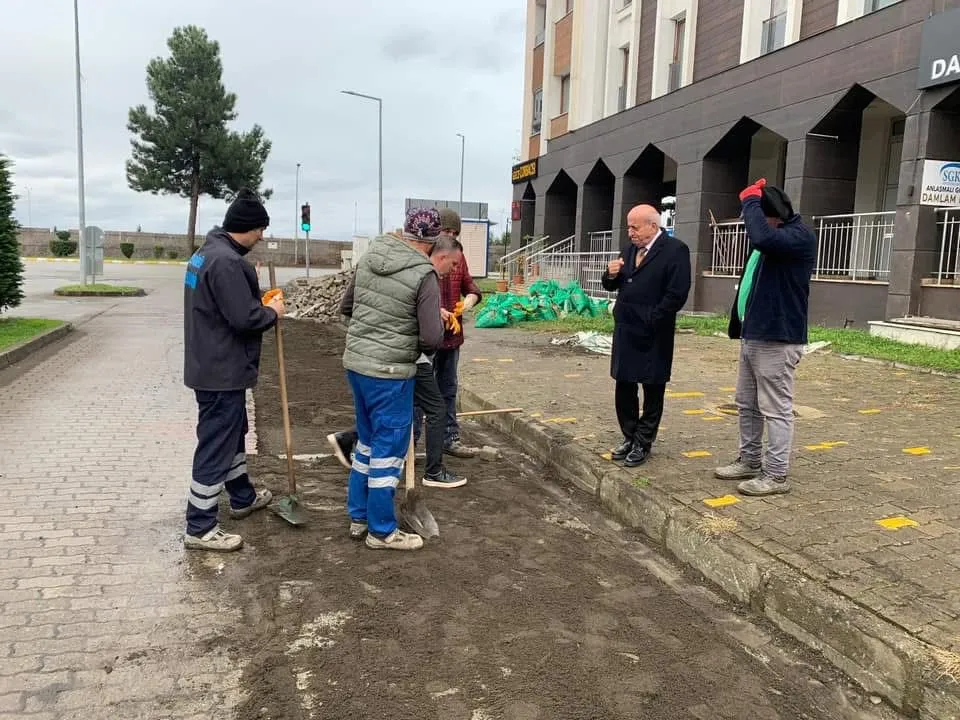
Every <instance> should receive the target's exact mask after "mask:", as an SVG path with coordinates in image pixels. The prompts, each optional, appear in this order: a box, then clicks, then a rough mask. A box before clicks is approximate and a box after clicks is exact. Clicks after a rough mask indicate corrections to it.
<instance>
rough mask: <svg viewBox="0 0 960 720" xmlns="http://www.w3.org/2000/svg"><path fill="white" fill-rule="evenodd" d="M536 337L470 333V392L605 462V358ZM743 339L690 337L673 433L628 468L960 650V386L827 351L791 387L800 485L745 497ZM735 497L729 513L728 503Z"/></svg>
mask: <svg viewBox="0 0 960 720" xmlns="http://www.w3.org/2000/svg"><path fill="white" fill-rule="evenodd" d="M552 337H554V336H551V335H546V334H543V333H538V332H532V331H530V330H515V329H510V330H476V329H473V328H469V327H468V328H467V342H466V344H465V346H464V350H463V354H462V357H461V365H460V368H461V369H460V373H461V383H462V384H463V385H464V386H465V387H466V388H468V389H470V390H472V391H473V392H474V393H476V394H477V395H479V396H482V397H483V398H484V399H485V400H488V401H490V402H493V403H494V404H497V405H499V406H501V407H522V408H523V409H524V415H525V416H526V417H528V418H533V419H535V420H536V421H537V422H540V423H543V424H544V425H545V426H547V427H554V428H558V429H562V430H563V431H564V432H566V433H568V434H570V435H572V436H573V437H574V438H575V441H576V442H578V443H581V444H582V445H583V446H585V447H587V448H589V449H590V450H591V451H593V452H595V453H596V454H597V455H598V456H601V455H603V454H604V453H607V452H609V449H610V448H611V447H614V446H615V445H616V444H618V443H619V442H620V434H619V431H618V429H617V424H616V415H615V412H614V403H613V381H612V380H611V379H610V376H609V363H610V359H609V357H606V356H602V355H595V354H591V353H588V352H586V351H583V350H575V349H571V348H566V347H557V346H553V345H551V338H552ZM737 352H738V346H737V344H736V343H734V342H732V341H729V340H723V339H719V338H704V337H697V336H693V335H683V334H681V335H678V337H677V352H676V359H675V364H674V375H673V381H672V383H671V384H670V385H669V386H668V392H667V400H666V409H665V414H664V418H663V425H662V432H661V434H660V437H659V438H658V440H657V442H656V443H655V445H654V452H653V455H652V457H651V459H650V460H649V461H648V462H647V463H646V464H645V465H644V466H642V467H641V468H638V469H636V470H635V471H631V472H633V473H634V475H635V477H636V479H637V482H638V483H641V484H645V483H646V482H649V483H650V485H651V486H655V487H657V488H659V489H661V490H663V491H665V492H667V493H669V494H670V497H672V499H673V500H674V501H675V502H676V503H678V504H682V505H685V506H687V507H689V508H691V509H693V510H696V511H697V512H700V513H702V514H704V515H707V514H713V515H715V516H718V517H727V518H732V519H734V520H736V522H737V529H736V530H735V533H736V535H737V536H739V537H740V538H741V539H743V540H745V541H747V542H749V543H750V544H752V545H753V546H755V547H756V548H758V549H759V550H761V551H763V552H765V553H768V554H769V555H771V556H775V557H776V558H778V559H779V560H780V561H782V562H783V563H785V564H786V565H788V566H790V567H792V568H794V569H795V570H797V571H800V572H801V573H803V574H804V575H805V576H807V577H808V578H812V579H815V580H817V581H820V582H821V583H823V584H824V585H826V586H827V587H828V588H829V589H831V590H832V591H834V592H836V593H840V594H842V595H844V596H846V597H847V598H849V599H850V600H852V601H853V602H855V603H856V604H858V605H859V606H861V607H863V608H866V609H868V610H870V611H872V612H874V613H876V614H877V615H878V616H880V617H882V618H884V619H886V620H888V621H890V622H892V623H894V624H896V625H898V626H899V627H901V628H902V629H904V630H906V631H907V632H909V633H910V634H912V635H913V636H914V637H916V638H919V639H921V640H923V641H925V642H927V643H930V644H931V645H933V646H935V647H937V648H942V649H945V650H952V651H960V620H958V617H960V381H958V380H957V379H955V378H947V377H938V376H935V375H930V374H923V373H918V372H914V371H909V370H900V369H896V368H893V367H887V366H883V365H879V364H872V363H866V362H861V361H855V360H845V359H842V358H839V357H837V356H833V355H831V354H829V353H823V352H818V353H813V354H811V355H808V356H806V357H805V358H804V359H803V360H802V362H801V364H800V366H799V369H798V376H797V385H796V393H795V403H796V406H797V407H796V410H797V411H798V412H799V413H800V417H799V418H798V420H797V423H796V436H795V440H794V449H793V454H792V469H791V477H792V480H793V492H792V493H791V494H790V495H785V496H778V497H772V498H759V499H753V498H746V497H742V496H737V494H736V484H735V483H729V482H724V481H721V480H717V479H715V478H714V477H713V468H714V467H715V466H716V465H720V464H726V463H727V462H729V461H731V460H732V459H734V458H735V456H736V446H737V425H736V416H735V410H733V413H734V414H733V415H731V414H730V412H731V410H730V406H731V404H732V403H733V395H734V383H735V381H736V361H737ZM728 503H729V504H728Z"/></svg>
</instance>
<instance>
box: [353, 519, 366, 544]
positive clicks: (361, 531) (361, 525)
mask: <svg viewBox="0 0 960 720" xmlns="http://www.w3.org/2000/svg"><path fill="white" fill-rule="evenodd" d="M366 534H367V524H366V523H365V522H363V521H362V520H351V521H350V539H351V540H363V538H364V536H365V535H366Z"/></svg>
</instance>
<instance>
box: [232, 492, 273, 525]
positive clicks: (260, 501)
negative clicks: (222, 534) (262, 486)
mask: <svg viewBox="0 0 960 720" xmlns="http://www.w3.org/2000/svg"><path fill="white" fill-rule="evenodd" d="M271 500H273V493H272V492H270V491H269V490H258V491H257V497H256V499H255V500H254V501H253V502H252V503H251V504H250V505H248V506H247V507H245V508H238V509H236V510H234V509H233V508H230V517H232V518H233V519H234V520H242V519H243V518H245V517H247V516H248V515H252V514H253V513H255V512H256V511H257V510H263V509H264V508H265V507H266V506H267V505H269V504H270V501H271Z"/></svg>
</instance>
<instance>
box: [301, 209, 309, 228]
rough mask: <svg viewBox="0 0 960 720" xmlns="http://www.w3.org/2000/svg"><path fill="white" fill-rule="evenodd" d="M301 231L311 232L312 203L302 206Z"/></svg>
mask: <svg viewBox="0 0 960 720" xmlns="http://www.w3.org/2000/svg"><path fill="white" fill-rule="evenodd" d="M300 229H301V230H303V231H304V232H310V203H306V204H304V205H301V206H300Z"/></svg>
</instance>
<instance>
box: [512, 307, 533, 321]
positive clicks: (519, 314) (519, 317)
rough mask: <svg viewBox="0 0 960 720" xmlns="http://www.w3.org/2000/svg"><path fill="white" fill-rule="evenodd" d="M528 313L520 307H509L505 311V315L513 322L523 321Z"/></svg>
mask: <svg viewBox="0 0 960 720" xmlns="http://www.w3.org/2000/svg"><path fill="white" fill-rule="evenodd" d="M528 314H529V313H528V312H527V310H526V309H524V308H522V307H511V308H510V309H509V310H508V311H507V315H508V316H509V317H510V320H512V321H513V322H523V321H524V320H526V319H527V316H528Z"/></svg>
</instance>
